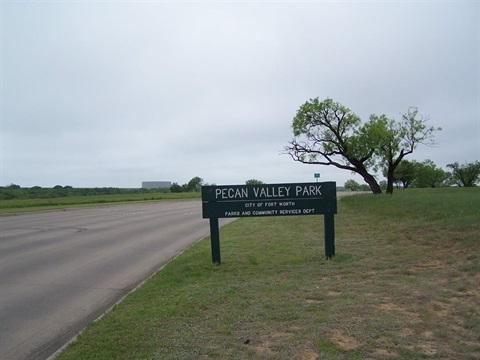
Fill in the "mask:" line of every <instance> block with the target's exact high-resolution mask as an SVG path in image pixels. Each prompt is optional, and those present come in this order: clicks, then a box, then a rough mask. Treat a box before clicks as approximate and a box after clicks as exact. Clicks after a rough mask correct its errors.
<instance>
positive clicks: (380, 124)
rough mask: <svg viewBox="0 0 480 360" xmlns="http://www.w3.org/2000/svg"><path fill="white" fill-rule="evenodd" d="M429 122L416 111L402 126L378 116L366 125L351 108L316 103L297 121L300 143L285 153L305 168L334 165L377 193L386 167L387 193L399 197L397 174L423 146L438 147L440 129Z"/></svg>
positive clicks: (295, 141) (404, 118)
mask: <svg viewBox="0 0 480 360" xmlns="http://www.w3.org/2000/svg"><path fill="white" fill-rule="evenodd" d="M428 120H429V119H428V117H423V116H420V115H418V109H417V108H415V107H410V108H409V109H408V111H407V112H406V113H405V114H404V115H403V116H402V119H401V120H400V121H396V120H395V119H389V118H387V116H386V115H380V116H377V115H375V114H372V115H371V116H370V120H369V121H368V122H367V123H365V124H363V125H362V123H361V120H360V118H359V117H358V116H356V115H355V114H354V113H353V112H352V111H351V110H350V109H348V108H346V107H345V106H343V105H341V104H339V103H336V102H334V101H333V100H332V99H326V100H324V101H322V102H320V101H319V100H318V98H316V99H310V100H309V101H308V102H306V103H305V104H303V105H302V106H301V107H300V109H299V110H298V111H297V114H296V116H295V117H294V119H293V125H292V128H293V134H294V136H295V138H294V139H293V140H292V141H291V142H290V143H289V145H288V146H286V147H285V149H284V151H285V153H287V154H289V155H290V156H291V157H292V158H293V159H294V160H295V161H299V162H302V163H305V164H318V165H333V166H336V167H338V168H340V169H343V170H349V171H353V172H355V173H358V174H359V175H361V176H362V177H363V178H364V180H365V182H366V183H367V184H368V185H369V186H370V188H371V190H372V192H373V193H381V186H380V185H379V184H378V181H377V179H376V178H375V177H374V176H373V174H372V172H375V171H377V170H378V169H379V168H382V167H383V168H385V169H386V171H385V175H386V177H387V183H386V186H385V188H386V192H387V193H389V194H391V193H393V183H394V172H395V169H396V168H397V167H398V166H399V164H400V162H401V160H402V159H403V158H404V157H405V156H406V155H409V154H411V153H413V151H414V150H415V148H416V147H417V146H418V145H419V144H426V145H431V144H433V143H434V141H433V139H434V134H435V132H436V131H438V130H441V129H440V128H434V127H431V126H427V122H428Z"/></svg>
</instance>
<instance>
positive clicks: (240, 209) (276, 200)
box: [202, 181, 337, 264]
mask: <svg viewBox="0 0 480 360" xmlns="http://www.w3.org/2000/svg"><path fill="white" fill-rule="evenodd" d="M202 211H203V218H204V219H207V218H208V219H210V237H211V242H212V261H213V262H214V263H218V264H220V238H219V230H218V219H219V218H236V217H251V216H288V215H324V220H325V221H324V224H325V256H326V258H327V259H331V258H332V257H333V256H334V255H335V231H334V216H333V215H334V214H336V213H337V188H336V183H335V182H333V181H330V182H321V183H299V184H262V185H222V186H202Z"/></svg>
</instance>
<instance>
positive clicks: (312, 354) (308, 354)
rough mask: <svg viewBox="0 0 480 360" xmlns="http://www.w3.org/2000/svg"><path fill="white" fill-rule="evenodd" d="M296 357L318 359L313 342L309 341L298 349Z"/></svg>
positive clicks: (308, 359)
mask: <svg viewBox="0 0 480 360" xmlns="http://www.w3.org/2000/svg"><path fill="white" fill-rule="evenodd" d="M295 358H296V359H301V360H316V359H318V354H317V352H316V351H315V350H314V346H313V344H311V343H307V344H305V345H303V346H300V347H299V348H298V349H297V351H296V355H295Z"/></svg>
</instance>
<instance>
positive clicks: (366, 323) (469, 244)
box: [58, 188, 480, 360]
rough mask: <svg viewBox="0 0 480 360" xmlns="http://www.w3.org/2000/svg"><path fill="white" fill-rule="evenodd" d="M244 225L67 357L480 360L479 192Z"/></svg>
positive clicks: (165, 273) (421, 194) (130, 300)
mask: <svg viewBox="0 0 480 360" xmlns="http://www.w3.org/2000/svg"><path fill="white" fill-rule="evenodd" d="M335 222H336V224H335V225H336V251H337V254H336V256H335V258H334V260H331V261H327V260H325V259H324V250H323V218H322V217H321V216H303V217H270V218H243V219H240V220H238V221H235V222H233V223H231V224H229V225H228V226H225V227H223V228H222V229H221V231H220V242H221V251H222V261H223V263H222V265H221V266H215V265H212V264H211V255H210V243H209V239H208V238H207V239H205V240H203V241H200V242H198V243H197V244H195V245H194V246H193V247H191V248H190V249H188V250H187V251H185V252H184V253H183V254H182V255H181V256H179V257H178V258H176V259H175V260H173V261H171V262H170V263H169V264H168V265H167V266H166V267H165V268H164V269H163V270H162V271H160V272H158V273H157V274H156V275H155V276H153V277H152V278H151V279H150V280H149V281H148V282H146V283H145V284H144V285H143V286H142V287H140V288H139V289H137V290H136V291H135V292H133V293H132V294H130V295H129V296H128V297H127V298H126V299H125V300H124V301H122V302H121V303H120V304H118V305H117V306H115V307H114V308H113V309H112V310H111V311H110V312H109V313H107V314H106V316H104V317H103V318H102V319H101V320H99V321H97V322H95V323H93V324H91V325H90V326H89V327H88V328H87V329H86V331H84V332H83V333H82V334H81V335H80V336H79V337H78V339H77V340H76V341H75V342H74V343H72V344H71V345H70V346H68V348H67V349H66V350H65V351H64V352H62V353H61V354H60V355H59V356H58V359H60V360H67V359H301V360H305V359H306V360H308V359H430V358H431V359H479V358H480V288H479V284H480V246H479V245H480V188H471V189H465V188H451V189H429V190H420V189H419V190H407V191H396V192H395V193H394V195H393V196H373V195H357V196H350V197H343V198H339V209H338V215H336V216H335Z"/></svg>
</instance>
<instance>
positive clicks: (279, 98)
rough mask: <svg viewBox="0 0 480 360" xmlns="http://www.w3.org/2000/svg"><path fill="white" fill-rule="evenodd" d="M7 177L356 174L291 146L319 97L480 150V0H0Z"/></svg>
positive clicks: (117, 182) (36, 181) (72, 181)
mask: <svg viewBox="0 0 480 360" xmlns="http://www.w3.org/2000/svg"><path fill="white" fill-rule="evenodd" d="M0 10H1V91H2V92H1V154H0V155H1V176H0V185H2V186H5V185H9V184H11V183H14V184H18V185H20V186H22V187H31V186H42V187H52V186H55V185H63V186H65V185H70V186H73V187H109V186H113V187H133V188H135V187H137V188H138V187H140V186H141V182H142V181H146V180H163V181H172V182H178V183H180V184H183V183H186V182H188V181H189V180H190V179H191V178H192V177H194V176H199V177H201V178H203V179H204V181H205V182H208V183H215V184H244V183H245V181H246V180H248V179H258V180H262V181H264V182H268V183H282V182H309V181H315V180H314V177H313V174H314V173H316V172H319V173H321V180H323V181H336V182H337V184H338V185H343V183H344V182H345V181H346V180H348V179H356V180H357V181H359V182H363V181H362V179H361V178H360V177H358V176H354V175H352V174H351V173H350V172H347V171H344V170H339V169H336V168H334V167H331V166H330V167H326V166H315V165H302V164H299V163H296V162H294V161H293V160H292V159H291V158H290V157H289V156H288V155H281V154H280V153H281V151H282V148H283V147H284V146H285V145H286V144H287V143H288V141H289V140H291V139H292V136H293V135H292V129H291V124H292V119H293V117H294V116H295V113H296V111H297V110H298V108H299V107H300V106H301V105H302V104H303V103H304V102H305V101H307V100H308V99H310V98H315V97H319V98H320V99H321V100H323V99H325V98H327V97H329V98H332V99H333V100H334V101H337V102H340V103H341V104H343V105H345V106H347V107H348V108H350V109H351V110H352V111H353V112H355V113H356V114H357V115H359V116H360V117H361V118H362V120H364V121H367V120H368V118H369V116H370V114H372V113H374V114H377V115H381V114H385V115H387V116H388V117H390V118H395V119H400V118H401V114H402V113H405V112H406V111H407V110H408V108H409V107H410V106H416V107H418V109H419V113H420V114H422V115H424V116H429V117H430V122H429V124H430V125H433V126H435V127H437V126H440V127H442V128H443V131H441V132H439V133H437V135H436V141H437V143H438V144H437V146H435V147H430V148H429V147H426V146H419V147H418V148H417V150H416V151H415V152H414V154H412V155H410V156H409V157H407V159H409V160H417V161H423V160H425V159H431V160H433V161H434V162H435V163H436V164H437V165H439V166H441V167H443V168H444V169H445V165H446V164H448V163H451V162H455V161H458V162H460V163H464V162H473V161H476V160H479V159H480V120H479V118H480V100H479V94H480V84H479V83H480V81H479V79H480V75H479V64H480V60H479V53H480V42H479V34H480V20H479V18H480V6H479V2H478V1H461V0H455V1H338V2H337V1H17V0H15V1H2V2H1V9H0Z"/></svg>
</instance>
